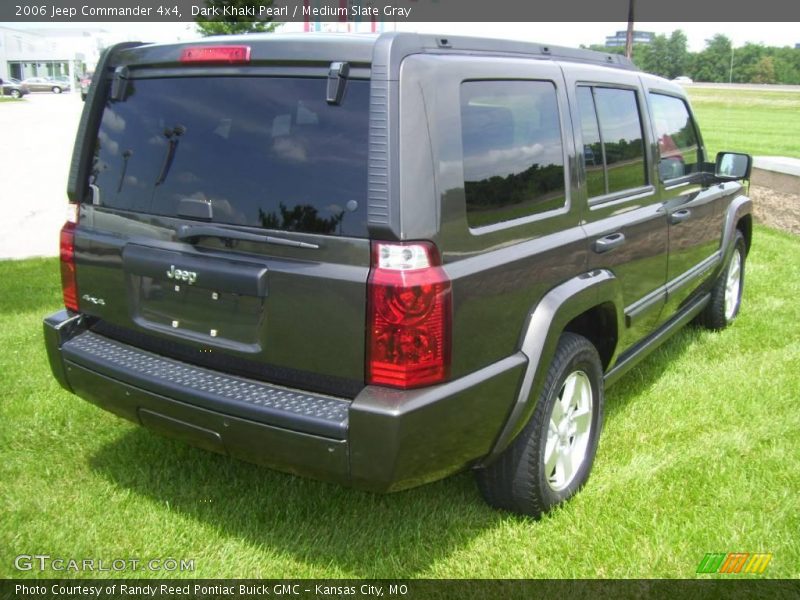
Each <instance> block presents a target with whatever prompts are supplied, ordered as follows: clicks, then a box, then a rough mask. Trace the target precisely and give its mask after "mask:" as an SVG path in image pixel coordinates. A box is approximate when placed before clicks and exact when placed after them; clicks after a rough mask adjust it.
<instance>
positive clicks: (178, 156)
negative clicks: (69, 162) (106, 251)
mask: <svg viewBox="0 0 800 600" xmlns="http://www.w3.org/2000/svg"><path fill="white" fill-rule="evenodd" d="M325 98H326V80H325V79H300V78H275V77H271V78H266V77H213V78H211V77H183V78H177V77H176V78H162V79H135V80H131V81H130V82H129V85H128V88H127V90H126V93H125V99H124V100H121V101H118V100H109V101H108V103H107V105H106V107H105V110H104V113H103V118H102V122H101V125H100V129H99V131H98V136H97V143H96V146H95V150H94V162H93V167H92V171H91V174H90V181H89V183H91V184H93V185H95V186H96V189H95V195H94V202H95V203H97V204H99V205H101V206H105V207H109V208H114V209H121V210H127V211H136V212H140V213H149V214H156V215H166V216H187V217H191V216H195V217H196V216H197V214H198V211H200V214H201V215H207V213H208V210H209V206H208V205H210V209H211V214H212V219H213V221H214V222H217V223H228V224H235V225H247V226H256V227H264V228H268V229H278V230H283V231H299V232H306V233H322V234H329V235H345V236H355V237H367V228H366V205H367V203H366V190H367V126H368V102H369V85H368V82H366V81H357V80H352V81H350V82H349V83H348V84H347V89H346V93H345V96H344V100H343V101H342V103H341V104H340V105H338V106H334V105H329V104H328V103H327V102H326V100H325Z"/></svg>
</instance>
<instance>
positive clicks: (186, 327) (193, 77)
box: [44, 33, 752, 516]
mask: <svg viewBox="0 0 800 600" xmlns="http://www.w3.org/2000/svg"><path fill="white" fill-rule="evenodd" d="M750 162H751V161H750V158H749V157H748V156H746V155H743V154H735V153H723V154H720V155H719V156H717V160H716V162H715V163H711V162H708V158H707V156H706V153H705V150H704V147H703V143H702V138H701V137H700V132H699V130H698V128H697V125H696V123H695V120H694V118H693V116H692V112H691V109H690V107H689V103H688V102H687V100H686V97H685V95H684V92H683V90H682V88H681V87H679V86H678V85H676V84H674V83H671V82H669V81H666V80H664V79H660V78H658V77H653V76H650V75H646V74H644V73H641V72H639V71H637V70H636V69H635V68H634V67H633V66H632V65H631V64H630V63H629V62H627V61H626V60H625V59H622V58H621V57H618V56H612V55H605V54H598V53H593V52H589V51H583V50H570V49H566V48H556V47H546V46H539V45H536V44H525V43H518V42H508V41H493V40H483V39H468V38H446V39H445V38H441V37H436V36H422V35H417V34H407V33H390V34H384V35H381V36H378V37H374V36H329V35H321V34H319V35H305V36H303V35H301V36H297V35H295V36H286V35H274V34H270V35H263V36H258V35H256V36H251V35H248V36H246V37H225V38H217V39H213V38H209V39H207V40H203V41H202V42H193V43H190V44H175V45H142V44H136V43H128V44H122V45H118V46H116V47H114V48H112V49H110V50H109V51H107V52H106V53H105V54H104V56H103V58H102V60H101V61H100V64H99V65H98V68H97V71H96V77H95V81H94V83H93V84H92V87H91V88H90V91H89V95H88V98H87V101H86V105H85V108H84V111H83V116H82V119H81V123H80V127H79V133H78V137H77V140H76V144H75V151H74V155H73V160H72V167H71V171H70V178H69V189H68V193H69V199H70V202H71V206H72V207H73V208H74V218H73V219H71V220H70V221H69V222H68V223H67V224H66V225H65V226H64V228H63V230H62V232H61V259H62V263H61V264H62V279H63V290H64V303H65V306H66V309H65V310H64V311H61V312H59V313H57V314H55V315H52V316H50V317H48V318H47V319H46V320H45V323H44V326H45V339H46V344H47V349H48V353H49V357H50V363H51V366H52V369H53V373H54V375H55V377H56V378H57V379H58V381H59V382H60V383H61V384H62V385H63V386H64V387H65V388H66V389H68V390H70V391H72V392H74V393H75V394H77V395H79V396H81V397H83V398H85V399H87V400H89V401H91V402H93V403H95V404H97V405H99V406H101V407H103V408H105V409H107V410H109V411H112V412H114V413H116V414H118V415H120V416H122V417H125V418H127V419H130V420H132V421H134V422H137V423H141V424H142V425H144V426H147V427H150V428H152V429H154V430H156V431H158V432H161V433H163V434H166V435H170V436H173V437H177V438H180V439H183V440H186V441H188V442H190V443H193V444H196V445H198V446H202V447H204V448H207V449H209V450H214V451H217V452H221V453H225V454H229V455H231V456H234V457H238V458H243V459H245V460H249V461H254V462H258V463H261V464H264V465H268V466H271V467H274V468H276V469H281V470H284V471H288V472H291V473H298V474H302V475H308V476H311V477H317V478H320V479H326V480H333V481H337V482H341V483H343V484H347V485H353V486H357V487H360V488H366V489H371V490H376V491H394V490H400V489H403V488H409V487H413V486H417V485H420V484H423V483H426V482H429V481H432V480H435V479H439V478H442V477H445V476H447V475H450V474H452V473H455V472H457V471H461V470H464V469H474V470H475V472H476V475H477V479H478V485H479V487H480V490H481V492H482V493H483V495H484V497H485V498H486V499H487V501H488V502H489V503H490V504H492V505H493V506H496V507H500V508H505V509H509V510H513V511H518V512H522V513H527V514H531V515H535V516H538V515H540V514H541V513H542V512H544V511H546V510H548V509H549V508H551V507H552V506H554V505H556V504H558V503H559V502H562V501H563V500H565V499H567V498H569V497H570V496H572V495H573V494H574V493H575V492H576V491H577V490H578V489H579V488H580V487H581V486H582V485H583V484H584V483H585V482H586V480H587V478H588V476H589V472H590V469H591V466H592V462H593V460H594V456H595V450H596V448H597V442H598V437H599V433H600V429H601V423H602V414H603V390H604V388H605V387H606V386H608V385H610V384H611V383H612V382H614V381H616V380H617V379H619V377H620V376H621V375H622V374H623V373H624V372H625V371H626V370H627V369H628V368H630V367H631V365H633V364H634V363H635V362H636V361H638V360H639V359H641V358H642V357H644V356H645V355H647V354H648V353H649V352H650V351H651V350H653V349H654V348H655V347H657V346H658V345H659V344H660V343H661V342H663V341H664V340H665V339H666V338H667V337H668V336H669V335H671V334H672V333H674V332H675V331H676V330H677V329H678V328H680V327H682V326H683V325H685V324H686V323H688V322H690V321H692V320H697V321H700V322H701V323H702V324H704V325H706V326H708V327H711V328H714V329H720V328H723V327H725V326H726V325H728V324H729V323H730V322H731V321H732V320H733V319H734V317H735V316H736V314H737V312H738V310H739V304H740V299H741V293H742V282H743V275H744V262H745V258H746V256H747V252H748V249H749V247H750V239H751V230H752V229H751V215H750V213H751V203H750V200H749V199H748V198H747V196H746V195H745V193H744V192H745V188H744V184H743V183H742V182H746V180H747V179H748V177H749V171H750Z"/></svg>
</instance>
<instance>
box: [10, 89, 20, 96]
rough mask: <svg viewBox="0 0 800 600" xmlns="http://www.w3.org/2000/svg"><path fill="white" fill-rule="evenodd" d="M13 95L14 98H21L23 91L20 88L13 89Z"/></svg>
mask: <svg viewBox="0 0 800 600" xmlns="http://www.w3.org/2000/svg"><path fill="white" fill-rule="evenodd" d="M11 97H12V98H21V97H22V92H20V91H19V90H11Z"/></svg>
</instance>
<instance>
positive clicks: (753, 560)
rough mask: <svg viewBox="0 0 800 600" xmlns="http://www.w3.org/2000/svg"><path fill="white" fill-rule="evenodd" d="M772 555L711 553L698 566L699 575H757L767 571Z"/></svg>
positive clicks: (760, 553) (763, 553)
mask: <svg viewBox="0 0 800 600" xmlns="http://www.w3.org/2000/svg"><path fill="white" fill-rule="evenodd" d="M771 560H772V554H769V553H766V552H753V553H751V552H729V553H727V554H724V553H714V552H709V553H707V554H706V555H705V556H704V557H703V560H701V561H700V564H699V565H697V572H698V573H728V574H731V573H732V574H736V573H757V574H761V573H763V572H764V571H765V570H766V569H767V565H768V564H769V561H771Z"/></svg>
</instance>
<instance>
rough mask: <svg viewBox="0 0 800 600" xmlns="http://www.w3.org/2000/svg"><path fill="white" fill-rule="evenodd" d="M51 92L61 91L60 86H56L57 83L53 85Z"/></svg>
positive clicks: (57, 92) (58, 92)
mask: <svg viewBox="0 0 800 600" xmlns="http://www.w3.org/2000/svg"><path fill="white" fill-rule="evenodd" d="M53 93H54V94H60V93H61V88H60V87H58V86H57V85H54V86H53Z"/></svg>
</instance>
